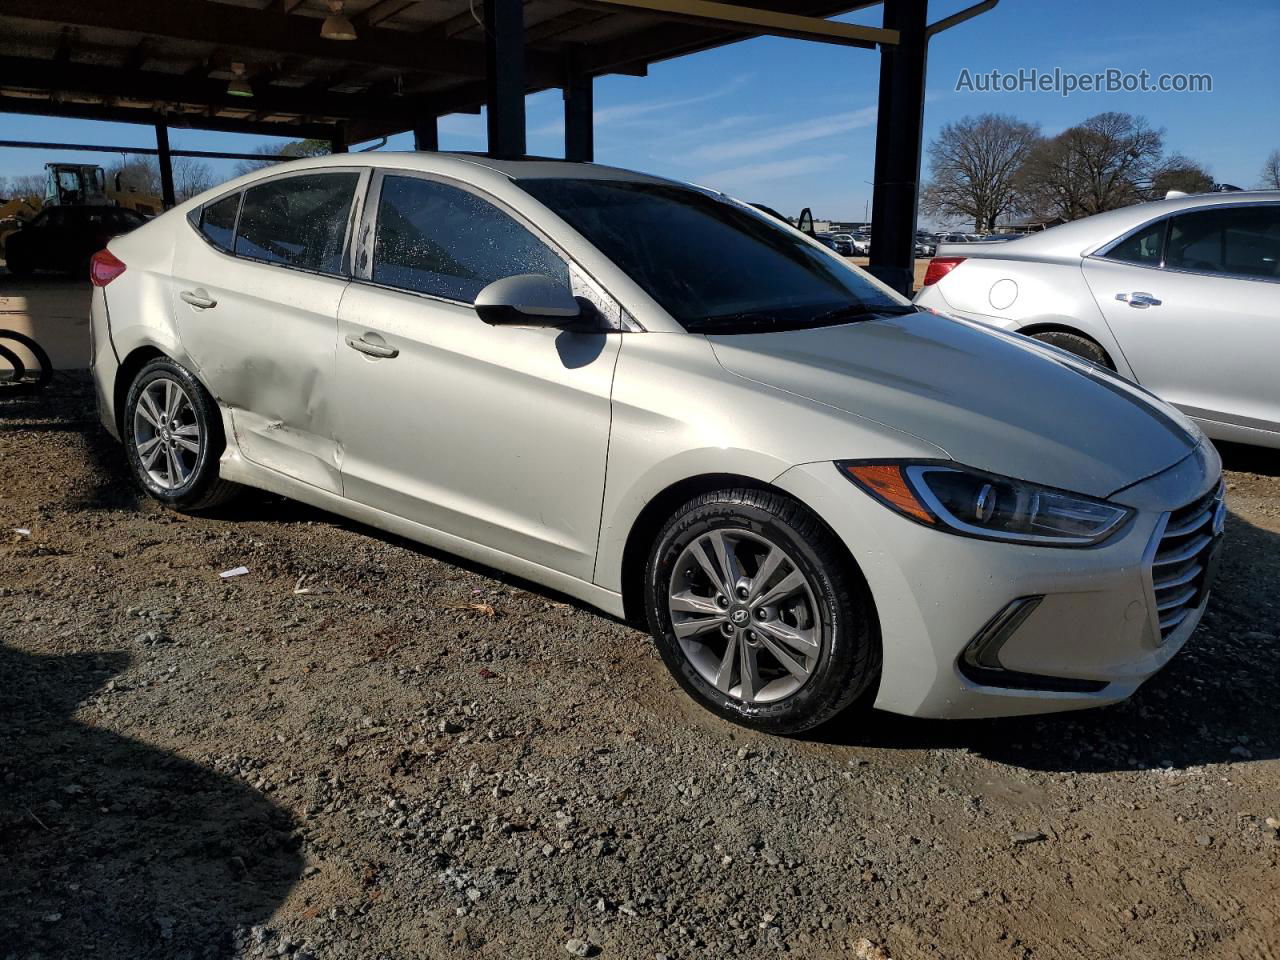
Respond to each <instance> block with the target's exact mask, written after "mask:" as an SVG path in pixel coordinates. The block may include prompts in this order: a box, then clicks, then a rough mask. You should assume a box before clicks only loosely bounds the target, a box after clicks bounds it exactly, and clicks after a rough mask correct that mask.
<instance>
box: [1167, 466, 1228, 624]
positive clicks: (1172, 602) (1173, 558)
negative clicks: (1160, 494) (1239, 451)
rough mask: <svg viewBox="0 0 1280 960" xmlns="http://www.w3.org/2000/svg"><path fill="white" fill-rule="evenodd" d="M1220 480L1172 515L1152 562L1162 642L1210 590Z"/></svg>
mask: <svg viewBox="0 0 1280 960" xmlns="http://www.w3.org/2000/svg"><path fill="white" fill-rule="evenodd" d="M1222 497H1223V486H1222V484H1221V483H1219V484H1218V486H1217V487H1216V488H1214V489H1212V490H1210V491H1209V492H1208V493H1206V494H1205V495H1204V496H1203V497H1201V498H1200V499H1198V500H1196V501H1195V502H1194V503H1189V504H1187V505H1186V506H1185V507H1180V508H1179V509H1177V510H1174V511H1173V512H1172V513H1171V514H1169V520H1168V522H1167V523H1166V524H1165V527H1164V533H1163V534H1161V536H1160V543H1159V545H1158V546H1157V547H1156V552H1155V557H1154V558H1153V559H1152V561H1151V585H1152V587H1153V588H1154V590H1155V602H1156V615H1157V617H1158V618H1159V622H1160V640H1161V642H1162V643H1163V642H1164V641H1165V640H1168V639H1169V635H1170V634H1171V633H1173V631H1175V630H1177V629H1178V627H1179V626H1180V625H1181V624H1182V621H1184V620H1186V619H1187V617H1189V616H1190V615H1191V613H1192V612H1193V611H1195V610H1196V609H1197V608H1198V607H1199V606H1200V604H1202V603H1203V602H1204V598H1205V595H1206V594H1207V593H1208V591H1209V579H1210V574H1211V573H1212V571H1211V570H1210V560H1211V558H1212V555H1213V550H1214V547H1215V546H1217V541H1218V535H1219V533H1221V524H1220V522H1219V517H1218V513H1219V511H1220V510H1222V509H1224V508H1223V504H1222Z"/></svg>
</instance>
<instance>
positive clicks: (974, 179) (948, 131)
mask: <svg viewBox="0 0 1280 960" xmlns="http://www.w3.org/2000/svg"><path fill="white" fill-rule="evenodd" d="M1039 139H1040V130H1039V128H1038V127H1036V126H1035V125H1034V124H1030V123H1023V122H1022V121H1021V120H1018V119H1016V118H1014V117H1011V116H1008V115H1007V114H1002V113H984V114H980V115H979V116H976V117H963V118H961V119H960V120H957V121H956V122H955V123H948V124H947V125H946V126H944V127H943V128H942V131H941V133H939V134H938V138H937V139H936V140H934V141H933V143H931V144H929V169H930V180H929V183H928V184H926V185H925V188H924V190H923V191H922V192H921V194H920V207H921V209H922V210H923V211H924V212H925V213H926V214H928V215H929V216H931V217H934V218H937V219H940V220H952V219H960V218H964V219H968V220H972V221H973V225H974V229H975V230H977V231H978V232H979V233H985V232H987V231H989V230H991V229H993V228H994V227H995V225H996V220H998V219H999V218H1000V217H1002V216H1004V215H1005V214H1006V213H1009V212H1011V211H1013V210H1015V209H1016V208H1017V207H1018V200H1019V197H1018V192H1017V189H1016V178H1017V174H1018V171H1019V169H1021V167H1022V164H1023V162H1024V161H1025V160H1026V158H1027V155H1028V154H1029V153H1030V152H1031V149H1032V147H1034V146H1035V144H1036V143H1037V142H1038V141H1039Z"/></svg>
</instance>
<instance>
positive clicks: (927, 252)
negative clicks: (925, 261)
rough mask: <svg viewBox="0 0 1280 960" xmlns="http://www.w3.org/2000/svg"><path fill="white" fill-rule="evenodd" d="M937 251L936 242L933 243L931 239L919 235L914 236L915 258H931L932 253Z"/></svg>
mask: <svg viewBox="0 0 1280 960" xmlns="http://www.w3.org/2000/svg"><path fill="white" fill-rule="evenodd" d="M937 249H938V244H937V241H935V240H934V239H933V238H932V237H928V236H923V235H921V234H917V235H916V256H917V257H932V256H933V254H934V252H935V251H936V250H937Z"/></svg>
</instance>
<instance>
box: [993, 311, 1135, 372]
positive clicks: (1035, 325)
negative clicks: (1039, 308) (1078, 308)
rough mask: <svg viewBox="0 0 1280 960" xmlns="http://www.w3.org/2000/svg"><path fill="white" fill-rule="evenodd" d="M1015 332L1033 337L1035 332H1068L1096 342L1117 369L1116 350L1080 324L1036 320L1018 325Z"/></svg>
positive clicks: (1112, 366) (1113, 367) (1112, 367)
mask: <svg viewBox="0 0 1280 960" xmlns="http://www.w3.org/2000/svg"><path fill="white" fill-rule="evenodd" d="M1016 332H1017V333H1020V334H1022V335H1023V336H1024V337H1034V336H1035V335H1036V334H1037V333H1069V334H1071V335H1072V336H1075V337H1080V338H1082V339H1084V340H1088V341H1089V342H1090V343H1093V344H1096V345H1097V347H1098V349H1099V350H1101V351H1102V354H1103V356H1105V357H1106V358H1107V361H1108V362H1109V363H1110V364H1111V369H1113V370H1115V369H1118V368H1117V366H1116V352H1115V351H1114V350H1111V349H1109V348H1108V347H1107V345H1106V344H1105V343H1103V342H1102V341H1101V340H1099V339H1098V338H1097V337H1096V336H1094V335H1093V334H1092V333H1090V332H1089V331H1087V330H1085V329H1083V328H1082V327H1081V326H1078V325H1074V324H1072V323H1070V322H1069V321H1062V320H1037V321H1034V322H1032V323H1028V324H1025V325H1023V326H1020V327H1018V328H1017V330H1016Z"/></svg>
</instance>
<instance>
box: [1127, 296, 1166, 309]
mask: <svg viewBox="0 0 1280 960" xmlns="http://www.w3.org/2000/svg"><path fill="white" fill-rule="evenodd" d="M1116 299H1117V300H1119V301H1120V302H1121V303H1127V304H1128V305H1129V306H1131V307H1136V308H1137V309H1139V310H1145V309H1146V308H1147V307H1158V306H1160V301H1159V300H1157V299H1156V298H1155V297H1153V296H1152V295H1151V294H1149V293H1117V294H1116Z"/></svg>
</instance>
